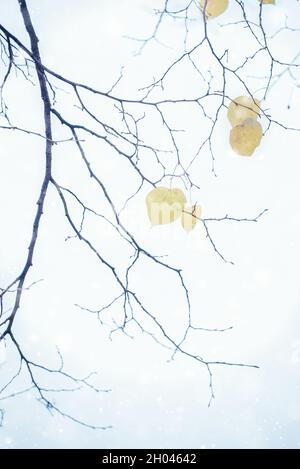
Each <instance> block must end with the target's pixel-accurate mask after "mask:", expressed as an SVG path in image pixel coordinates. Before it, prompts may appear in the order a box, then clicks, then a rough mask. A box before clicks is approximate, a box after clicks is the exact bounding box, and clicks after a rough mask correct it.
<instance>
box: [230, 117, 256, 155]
mask: <svg viewBox="0 0 300 469" xmlns="http://www.w3.org/2000/svg"><path fill="white" fill-rule="evenodd" d="M262 134H263V132H262V127H261V125H260V123H259V122H256V120H254V119H246V120H245V122H243V123H242V124H239V125H237V126H235V127H233V128H232V129H231V132H230V144H231V147H232V149H233V150H234V151H235V152H236V153H238V155H243V156H251V155H252V153H253V152H254V150H255V149H256V148H257V147H258V145H259V144H260V142H261V138H262Z"/></svg>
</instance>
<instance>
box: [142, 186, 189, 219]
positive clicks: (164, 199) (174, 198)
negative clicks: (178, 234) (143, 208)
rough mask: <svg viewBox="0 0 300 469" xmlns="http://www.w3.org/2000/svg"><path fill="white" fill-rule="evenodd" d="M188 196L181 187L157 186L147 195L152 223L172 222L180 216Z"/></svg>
mask: <svg viewBox="0 0 300 469" xmlns="http://www.w3.org/2000/svg"><path fill="white" fill-rule="evenodd" d="M185 203H186V198H185V195H184V193H183V192H182V190H181V189H178V188H175V189H168V188H167V187H156V188H155V189H153V190H152V191H151V192H149V194H148V195H147V197H146V205H147V211H148V216H149V219H150V221H151V223H152V225H164V224H166V223H172V222H173V221H175V220H177V218H179V217H180V215H181V212H182V210H183V207H184V204H185Z"/></svg>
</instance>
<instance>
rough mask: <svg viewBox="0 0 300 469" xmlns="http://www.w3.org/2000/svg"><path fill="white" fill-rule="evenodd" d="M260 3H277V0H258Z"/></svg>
mask: <svg viewBox="0 0 300 469" xmlns="http://www.w3.org/2000/svg"><path fill="white" fill-rule="evenodd" d="M258 1H259V2H260V3H263V4H264V5H271V4H272V5H275V0H258Z"/></svg>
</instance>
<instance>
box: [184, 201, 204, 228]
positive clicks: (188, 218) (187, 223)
mask: <svg viewBox="0 0 300 469" xmlns="http://www.w3.org/2000/svg"><path fill="white" fill-rule="evenodd" d="M201 213H202V208H201V206H200V205H192V206H185V207H184V209H183V212H182V215H181V224H182V227H183V228H184V229H185V231H187V232H189V231H192V230H193V229H194V228H195V226H196V223H197V221H198V219H199V218H200V217H201Z"/></svg>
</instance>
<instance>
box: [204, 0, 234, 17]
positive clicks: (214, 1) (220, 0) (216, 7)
mask: <svg viewBox="0 0 300 469" xmlns="http://www.w3.org/2000/svg"><path fill="white" fill-rule="evenodd" d="M227 7H228V0H200V8H201V10H202V11H204V10H205V16H206V18H208V19H209V18H215V17H216V16H219V15H221V14H222V13H224V11H225V10H226V8H227Z"/></svg>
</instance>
